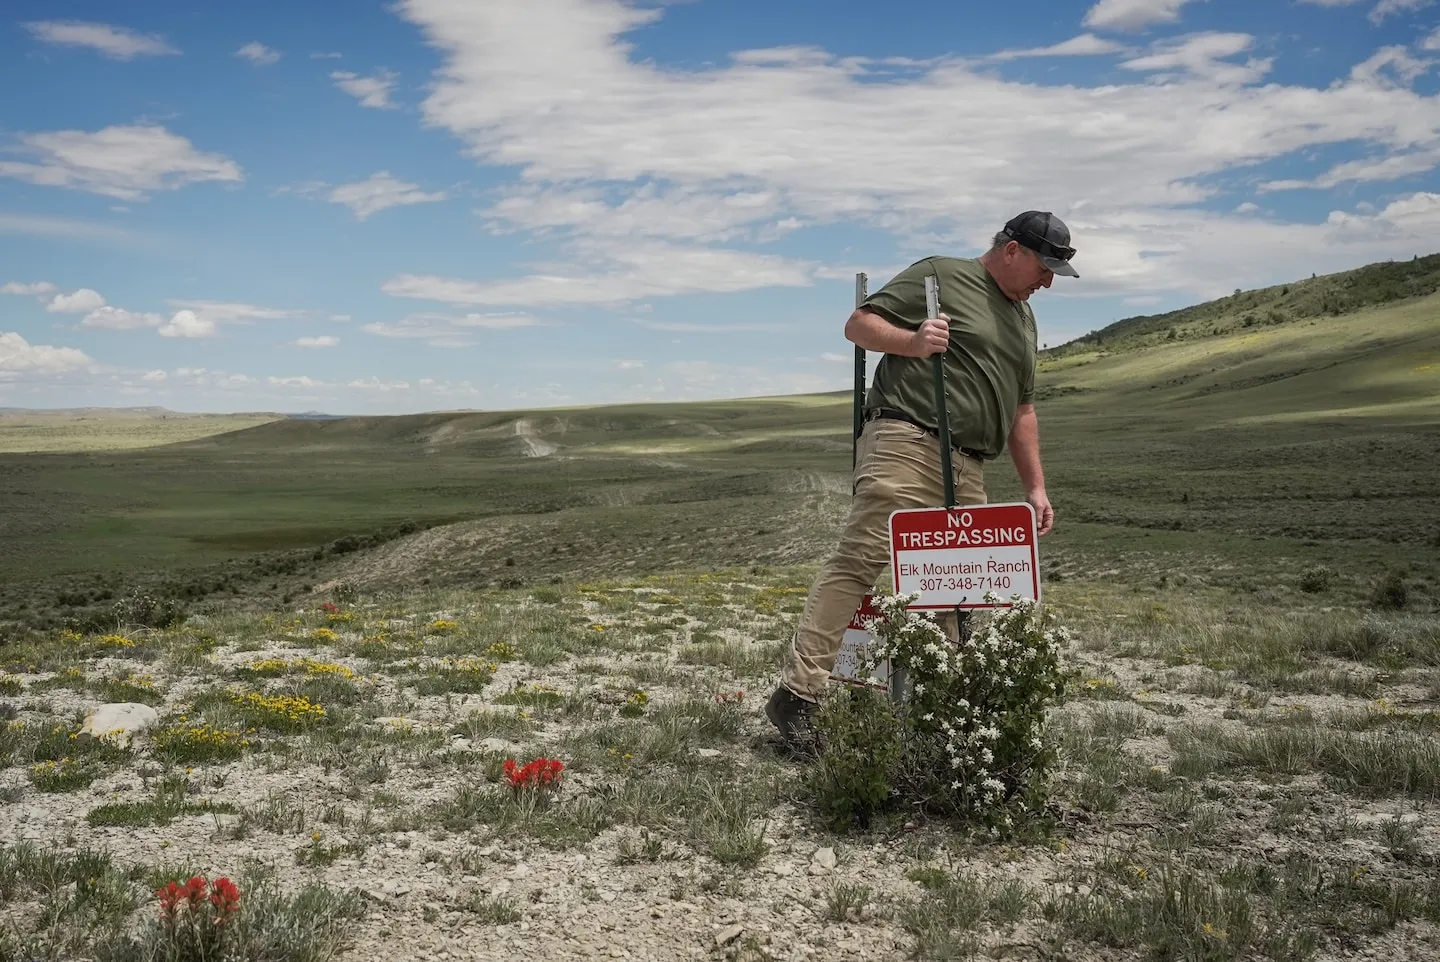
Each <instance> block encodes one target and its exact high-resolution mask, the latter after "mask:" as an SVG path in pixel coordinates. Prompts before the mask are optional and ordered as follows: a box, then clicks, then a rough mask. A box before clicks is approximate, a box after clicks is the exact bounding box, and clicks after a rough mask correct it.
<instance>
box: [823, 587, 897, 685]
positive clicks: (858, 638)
mask: <svg viewBox="0 0 1440 962" xmlns="http://www.w3.org/2000/svg"><path fill="white" fill-rule="evenodd" d="M874 600H875V599H874V596H873V595H869V594H867V595H865V597H864V598H861V599H860V607H859V609H858V610H856V612H855V614H853V615H851V616H850V624H849V626H847V627H846V629H845V634H844V636H842V637H841V639H840V654H839V655H838V656H837V657H836V659H835V667H834V668H831V669H830V677H831V678H832V679H833V680H835V681H842V682H845V683H846V684H848V685H863V686H865V687H867V688H878V689H880V690H881V691H889V690H890V660H889V659H888V658H887V659H886V660H885V661H883V662H881V663H880V664H878V665H876V666H875V670H874V671H873V672H871V673H870V674H868V675H866V674H863V673H862V672H861V670H860V658H861V656H862V654H863V653H864V652H866V651H867V650H868V649H869V647H870V646H871V645H872V644H874V643H875V636H874V635H872V634H870V632H868V631H866V630H865V622H866V621H868V620H870V619H872V618H878V617H880V612H878V611H876V610H875V605H874Z"/></svg>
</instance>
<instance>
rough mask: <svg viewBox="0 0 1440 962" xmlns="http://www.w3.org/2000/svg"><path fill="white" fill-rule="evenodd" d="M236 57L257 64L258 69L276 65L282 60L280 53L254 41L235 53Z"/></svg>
mask: <svg viewBox="0 0 1440 962" xmlns="http://www.w3.org/2000/svg"><path fill="white" fill-rule="evenodd" d="M235 56H237V57H243V58H244V59H246V60H248V61H250V62H251V63H253V64H255V65H256V66H257V67H267V66H269V65H270V64H272V63H276V62H278V61H279V60H280V51H278V50H274V49H272V48H270V47H267V46H265V45H264V44H263V43H258V42H256V41H253V40H252V41H251V42H249V43H247V44H245V46H243V47H241V48H240V49H239V50H237V51H235Z"/></svg>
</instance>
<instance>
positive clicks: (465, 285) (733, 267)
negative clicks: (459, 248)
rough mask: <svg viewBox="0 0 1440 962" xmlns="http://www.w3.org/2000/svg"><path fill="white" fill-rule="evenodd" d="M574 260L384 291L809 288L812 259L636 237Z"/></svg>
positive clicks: (596, 296) (581, 296) (472, 293)
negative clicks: (503, 275) (512, 274)
mask: <svg viewBox="0 0 1440 962" xmlns="http://www.w3.org/2000/svg"><path fill="white" fill-rule="evenodd" d="M577 249H580V250H583V251H584V254H585V256H583V257H582V258H580V263H581V264H583V267H582V266H579V265H576V264H553V265H545V267H544V269H543V270H541V271H537V272H536V273H534V274H530V275H527V276H524V277H518V278H513V279H509V280H496V281H466V280H457V279H455V278H448V277H433V276H426V275H415V274H401V275H399V276H398V277H394V278H392V279H390V280H389V281H386V282H385V284H384V285H382V287H381V290H383V291H384V292H385V293H386V294H392V295H394V296H396V297H413V298H416V299H419V300H428V301H438V302H440V303H444V304H459V305H466V306H469V305H487V306H508V305H515V306H529V307H534V308H547V307H566V306H571V305H577V304H608V305H618V304H623V303H627V302H630V301H635V300H639V299H641V298H646V297H663V296H669V295H674V294H706V293H708V294H723V293H733V292H736V291H748V290H755V289H757V288H764V287H806V286H808V285H809V284H810V283H811V282H812V281H811V276H810V273H809V266H808V265H806V264H803V263H800V262H797V261H793V260H790V259H788V258H785V257H780V256H778V255H774V254H759V253H752V252H750V251H740V250H724V249H716V248H708V247H693V246H684V247H681V246H672V245H669V244H663V243H655V242H644V241H637V242H635V243H632V244H629V245H585V246H583V247H582V248H577Z"/></svg>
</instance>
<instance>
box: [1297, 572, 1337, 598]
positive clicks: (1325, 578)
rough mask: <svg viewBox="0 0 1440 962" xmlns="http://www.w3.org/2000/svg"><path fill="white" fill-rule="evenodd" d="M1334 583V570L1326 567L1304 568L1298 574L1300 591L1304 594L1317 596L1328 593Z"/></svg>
mask: <svg viewBox="0 0 1440 962" xmlns="http://www.w3.org/2000/svg"><path fill="white" fill-rule="evenodd" d="M1334 583H1335V569H1333V568H1330V567H1328V566H1326V565H1315V566H1314V567H1312V568H1306V569H1305V570H1304V571H1303V572H1301V574H1300V590H1301V591H1303V592H1305V593H1306V594H1312V595H1318V594H1322V593H1323V592H1326V591H1329V590H1330V586H1331V585H1333V584H1334Z"/></svg>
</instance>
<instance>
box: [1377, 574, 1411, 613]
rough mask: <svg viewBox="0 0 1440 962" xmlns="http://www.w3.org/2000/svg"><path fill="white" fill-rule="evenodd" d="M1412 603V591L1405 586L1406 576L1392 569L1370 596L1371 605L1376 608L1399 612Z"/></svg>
mask: <svg viewBox="0 0 1440 962" xmlns="http://www.w3.org/2000/svg"><path fill="white" fill-rule="evenodd" d="M1409 603H1410V589H1409V587H1408V586H1407V585H1406V584H1405V575H1404V574H1403V573H1402V572H1400V571H1398V570H1395V569H1393V568H1392V569H1391V570H1390V571H1389V572H1387V573H1386V575H1385V576H1384V577H1383V578H1381V579H1380V581H1379V582H1378V583H1376V585H1375V590H1374V591H1373V592H1371V594H1370V604H1371V605H1373V606H1374V607H1376V608H1386V609H1389V610H1391V611H1399V610H1400V609H1402V608H1404V607H1405V606H1406V605H1407V604H1409Z"/></svg>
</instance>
